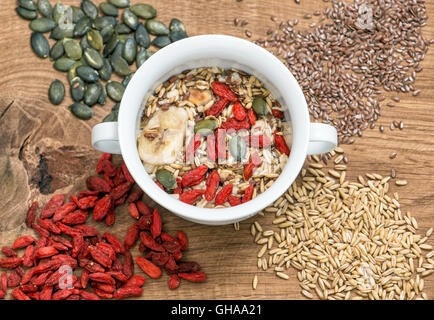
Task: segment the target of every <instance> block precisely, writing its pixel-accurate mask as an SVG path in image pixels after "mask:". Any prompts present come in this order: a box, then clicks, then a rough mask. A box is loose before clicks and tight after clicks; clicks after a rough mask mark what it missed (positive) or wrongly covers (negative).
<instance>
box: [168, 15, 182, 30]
mask: <svg viewBox="0 0 434 320" xmlns="http://www.w3.org/2000/svg"><path fill="white" fill-rule="evenodd" d="M169 30H170V31H171V32H184V33H186V30H185V26H184V24H183V23H182V22H181V21H180V20H178V19H176V18H173V19H172V20H170V24H169Z"/></svg>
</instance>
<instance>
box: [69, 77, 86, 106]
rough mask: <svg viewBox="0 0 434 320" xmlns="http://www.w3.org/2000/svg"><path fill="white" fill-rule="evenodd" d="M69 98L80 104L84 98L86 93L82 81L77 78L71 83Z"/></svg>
mask: <svg viewBox="0 0 434 320" xmlns="http://www.w3.org/2000/svg"><path fill="white" fill-rule="evenodd" d="M70 91H71V97H72V100H74V101H75V102H80V101H81V100H83V98H84V93H85V92H86V86H85V84H84V81H83V80H81V79H80V78H79V77H75V78H74V79H73V80H72V82H71V87H70Z"/></svg>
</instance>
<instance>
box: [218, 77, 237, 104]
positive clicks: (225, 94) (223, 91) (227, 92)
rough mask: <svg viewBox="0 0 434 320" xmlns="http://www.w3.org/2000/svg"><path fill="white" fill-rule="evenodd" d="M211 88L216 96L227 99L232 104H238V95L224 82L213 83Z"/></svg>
mask: <svg viewBox="0 0 434 320" xmlns="http://www.w3.org/2000/svg"><path fill="white" fill-rule="evenodd" d="M211 88H212V91H213V92H214V93H215V94H216V95H218V96H219V97H222V98H226V99H227V100H229V101H230V102H236V101H237V100H238V97H237V95H236V94H235V93H233V92H232V90H231V89H230V88H229V87H228V85H226V84H225V83H223V82H220V81H213V82H211Z"/></svg>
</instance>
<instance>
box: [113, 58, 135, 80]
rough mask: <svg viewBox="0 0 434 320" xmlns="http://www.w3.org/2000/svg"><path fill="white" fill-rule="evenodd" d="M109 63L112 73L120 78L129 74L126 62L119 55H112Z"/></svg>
mask: <svg viewBox="0 0 434 320" xmlns="http://www.w3.org/2000/svg"><path fill="white" fill-rule="evenodd" d="M110 63H111V65H112V67H113V71H114V72H115V73H116V74H117V75H118V76H120V77H126V76H127V75H129V74H130V73H131V70H130V66H129V65H128V62H127V61H126V60H125V59H124V58H122V57H121V56H120V55H117V54H116V55H112V56H111V57H110Z"/></svg>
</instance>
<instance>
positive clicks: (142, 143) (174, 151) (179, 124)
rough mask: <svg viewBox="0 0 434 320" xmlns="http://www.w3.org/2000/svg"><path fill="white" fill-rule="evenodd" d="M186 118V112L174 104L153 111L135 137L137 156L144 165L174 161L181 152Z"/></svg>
mask: <svg viewBox="0 0 434 320" xmlns="http://www.w3.org/2000/svg"><path fill="white" fill-rule="evenodd" d="M187 120H188V115H187V112H186V111H185V110H184V109H183V108H177V107H174V106H171V107H169V109H168V110H167V111H162V110H157V111H156V112H155V113H154V115H153V116H152V118H150V119H149V121H148V123H147V124H146V125H145V127H144V128H143V130H142V132H141V134H140V136H139V137H138V138H137V149H138V152H139V156H140V159H142V161H143V163H144V164H145V165H164V164H170V163H173V162H175V160H176V159H177V157H178V155H179V154H180V153H181V152H182V147H183V143H184V137H185V130H186V125H187ZM148 133H152V134H148Z"/></svg>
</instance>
